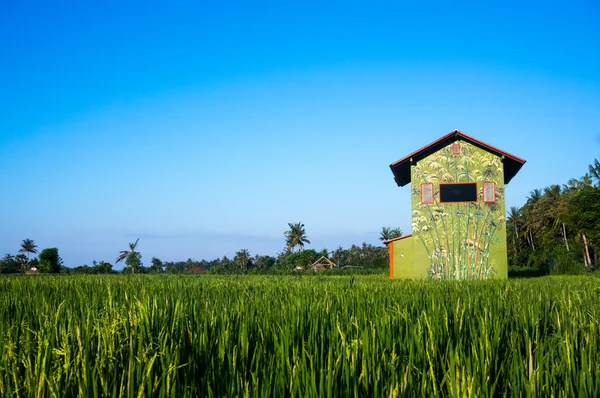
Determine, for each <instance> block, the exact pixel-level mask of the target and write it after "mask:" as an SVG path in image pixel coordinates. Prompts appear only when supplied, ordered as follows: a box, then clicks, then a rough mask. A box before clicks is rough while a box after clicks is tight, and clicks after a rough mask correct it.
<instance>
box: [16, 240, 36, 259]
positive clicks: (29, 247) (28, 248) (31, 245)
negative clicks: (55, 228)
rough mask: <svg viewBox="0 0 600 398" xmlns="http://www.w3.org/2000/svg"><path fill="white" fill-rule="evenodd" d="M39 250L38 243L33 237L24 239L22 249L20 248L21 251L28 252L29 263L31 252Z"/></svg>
mask: <svg viewBox="0 0 600 398" xmlns="http://www.w3.org/2000/svg"><path fill="white" fill-rule="evenodd" d="M37 252H38V251H37V245H36V244H35V242H34V241H32V240H31V239H23V242H21V250H19V253H27V263H29V254H30V253H37Z"/></svg>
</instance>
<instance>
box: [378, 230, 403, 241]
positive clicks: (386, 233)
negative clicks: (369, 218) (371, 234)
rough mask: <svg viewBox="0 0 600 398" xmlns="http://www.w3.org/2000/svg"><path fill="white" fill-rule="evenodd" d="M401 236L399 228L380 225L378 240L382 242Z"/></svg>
mask: <svg viewBox="0 0 600 398" xmlns="http://www.w3.org/2000/svg"><path fill="white" fill-rule="evenodd" d="M401 236H402V231H401V230H400V228H388V227H382V228H381V234H380V236H379V240H380V241H382V242H385V241H388V240H390V239H395V238H399V237H401Z"/></svg>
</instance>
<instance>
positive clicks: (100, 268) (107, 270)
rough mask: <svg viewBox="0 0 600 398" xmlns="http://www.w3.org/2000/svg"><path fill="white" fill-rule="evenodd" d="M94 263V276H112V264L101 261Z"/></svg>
mask: <svg viewBox="0 0 600 398" xmlns="http://www.w3.org/2000/svg"><path fill="white" fill-rule="evenodd" d="M94 263H95V264H94V266H93V268H92V270H91V271H92V273H93V274H112V272H113V269H112V264H111V263H109V262H106V261H100V262H99V263H96V262H95V261H94Z"/></svg>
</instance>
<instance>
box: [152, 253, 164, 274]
mask: <svg viewBox="0 0 600 398" xmlns="http://www.w3.org/2000/svg"><path fill="white" fill-rule="evenodd" d="M149 271H150V272H151V273H153V274H159V273H161V272H163V262H162V261H161V260H160V259H159V258H156V257H152V260H151V265H150V270H149Z"/></svg>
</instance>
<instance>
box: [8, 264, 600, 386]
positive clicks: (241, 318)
mask: <svg viewBox="0 0 600 398" xmlns="http://www.w3.org/2000/svg"><path fill="white" fill-rule="evenodd" d="M0 292H1V294H0V347H1V349H2V353H3V355H2V356H0V395H1V396H3V397H10V396H16V397H21V396H23V397H25V396H27V397H29V396H39V397H42V396H79V397H117V396H139V397H146V396H156V397H167V396H168V397H172V396H177V397H197V396H209V397H224V396H257V397H271V396H290V397H306V396H308V397H317V396H318V397H339V396H360V397H369V396H415V395H420V396H506V395H523V396H525V395H528V396H599V395H600V383H599V382H598V381H597V380H598V376H600V354H599V353H598V348H599V338H600V327H599V320H600V294H599V293H600V280H599V279H598V278H593V277H580V276H579V277H577V276H560V277H553V276H551V277H543V278H536V279H521V280H508V281H472V282H464V281H463V282H456V281H443V282H431V281H399V280H393V281H390V280H389V279H387V278H385V277H381V276H375V275H373V276H367V275H365V276H358V275H356V276H352V277H346V276H308V275H299V276H298V275H296V276H212V275H210V276H207V275H202V276H193V275H190V276H167V275H154V276H150V275H137V276H135V277H127V278H125V277H122V276H110V275H109V276H100V275H98V276H96V275H89V276H78V277H59V276H34V277H25V276H12V277H3V278H0Z"/></svg>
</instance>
